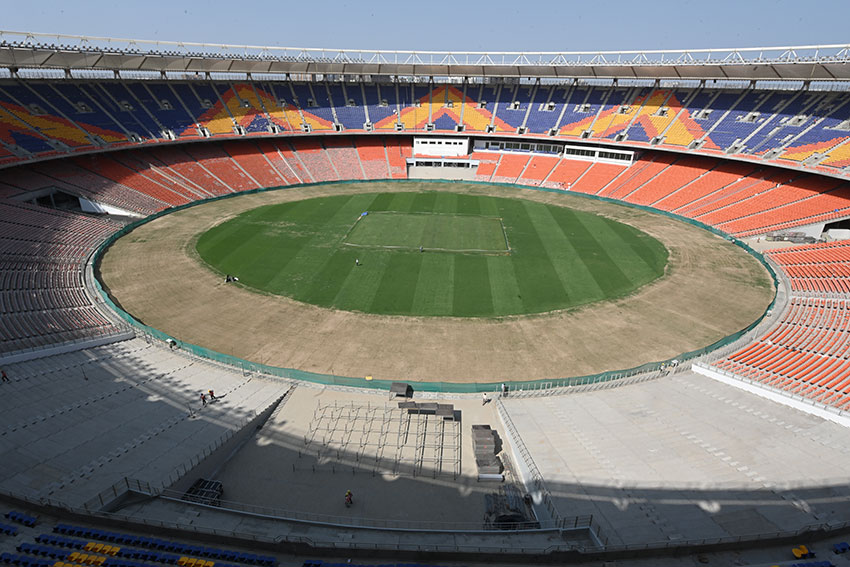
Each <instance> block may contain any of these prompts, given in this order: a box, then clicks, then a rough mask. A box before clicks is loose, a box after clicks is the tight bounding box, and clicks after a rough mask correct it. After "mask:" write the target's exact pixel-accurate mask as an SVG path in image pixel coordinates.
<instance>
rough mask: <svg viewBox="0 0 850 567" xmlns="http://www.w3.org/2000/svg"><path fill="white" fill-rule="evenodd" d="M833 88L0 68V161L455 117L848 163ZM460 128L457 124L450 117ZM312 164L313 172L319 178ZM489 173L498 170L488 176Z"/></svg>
mask: <svg viewBox="0 0 850 567" xmlns="http://www.w3.org/2000/svg"><path fill="white" fill-rule="evenodd" d="M848 120H850V96H848V95H847V94H846V93H843V92H825V91H802V90H801V91H785V90H783V91H770V90H724V89H713V88H710V87H709V86H706V87H703V88H696V89H687V88H681V87H679V88H675V89H666V88H650V87H631V88H628V87H616V86H592V87H591V86H587V85H582V84H576V85H572V86H560V85H544V84H540V85H519V84H518V85H508V84H503V85H499V84H495V85H484V84H465V85H445V84H438V83H434V84H406V83H386V84H381V83H377V84H375V83H369V84H367V83H362V82H345V83H341V82H307V83H304V82H274V83H272V82H234V83H229V82H216V81H208V80H200V79H196V80H191V81H180V80H172V81H156V80H148V81H129V80H120V81H109V82H107V81H97V80H88V81H85V80H67V81H65V80H53V81H45V80H41V81H25V80H7V81H4V82H3V84H0V165H2V164H3V163H11V162H15V161H26V160H29V159H32V158H34V157H42V156H52V155H57V154H59V155H61V154H64V153H66V152H73V151H80V152H90V151H95V150H99V149H101V148H103V147H113V148H114V147H121V146H128V145H135V144H145V143H157V144H158V143H161V142H168V141H169V137H171V136H172V135H173V137H176V138H177V139H187V140H188V139H200V140H203V139H205V138H206V137H207V136H211V137H213V138H220V137H232V138H236V137H240V136H243V135H247V136H252V137H262V136H269V135H273V134H275V133H277V132H292V133H302V132H334V131H338V130H340V129H341V130H349V131H358V132H363V133H366V129H367V127H369V126H370V125H371V129H372V130H374V131H375V132H376V133H379V132H381V131H384V132H386V131H396V130H397V128H398V127H400V128H402V129H403V130H405V131H407V132H425V131H433V132H451V133H456V132H458V131H463V132H468V133H476V132H481V133H484V132H487V133H493V134H499V133H510V134H516V133H517V132H518V131H520V129H523V130H522V132H523V133H524V134H525V135H526V136H538V137H541V136H548V135H549V134H557V135H558V136H559V137H561V138H562V139H563V138H566V139H569V138H579V137H588V136H589V137H590V138H591V139H600V140H606V141H616V142H617V143H620V144H626V145H637V146H646V145H649V144H656V145H660V146H661V147H664V146H670V147H675V148H679V149H685V148H686V149H688V150H689V151H691V152H697V153H700V152H702V153H715V154H716V153H718V152H721V151H729V152H731V153H732V154H733V155H740V156H746V157H750V158H752V159H757V160H761V159H766V160H776V161H778V162H781V163H785V164H793V165H795V166H797V167H803V168H806V167H808V168H820V169H823V170H825V171H833V172H834V171H840V170H843V169H845V168H848V167H850V144H848V142H850V133H848V132H850V130H848V126H847V125H848ZM459 129H460V130H459ZM326 177H327V176H323V177H322V178H323V179H324V178H326ZM500 177H510V175H508V176H500Z"/></svg>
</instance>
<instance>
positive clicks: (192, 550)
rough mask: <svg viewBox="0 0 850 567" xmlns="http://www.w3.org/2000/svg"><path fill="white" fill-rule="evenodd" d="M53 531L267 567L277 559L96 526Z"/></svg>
mask: <svg viewBox="0 0 850 567" xmlns="http://www.w3.org/2000/svg"><path fill="white" fill-rule="evenodd" d="M53 531H54V533H57V534H64V535H71V536H76V537H84V538H90V539H96V540H101V541H106V542H110V543H119V544H125V545H134V546H139V547H144V548H148V549H155V550H159V551H171V552H175V553H183V554H185V555H193V556H197V557H208V558H210V559H221V560H225V561H236V562H239V563H246V564H248V565H261V566H266V567H272V566H273V565H275V564H276V560H275V558H274V557H271V556H266V555H255V554H250V553H238V552H236V551H228V550H224V549H218V548H213V547H198V546H193V545H187V544H183V543H179V542H174V541H167V540H163V539H157V538H149V537H142V536H137V535H132V534H126V533H120V532H111V531H104V530H99V529H95V528H85V527H81V526H73V525H69V524H57V525H56V526H55V527H54V528H53ZM51 537H56V536H51ZM66 541H67V540H66Z"/></svg>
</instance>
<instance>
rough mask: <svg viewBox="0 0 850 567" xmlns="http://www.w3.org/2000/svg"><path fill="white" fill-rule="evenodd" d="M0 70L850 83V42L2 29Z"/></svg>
mask: <svg viewBox="0 0 850 567" xmlns="http://www.w3.org/2000/svg"><path fill="white" fill-rule="evenodd" d="M0 66H2V67H9V68H12V69H17V68H45V69H65V70H70V69H93V70H112V71H122V70H128V71H129V70H138V71H160V72H163V73H165V72H167V71H168V72H171V71H177V72H180V71H184V72H199V73H211V72H212V73H216V72H223V73H249V74H250V73H281V74H335V75H358V76H362V75H369V76H373V75H375V76H425V77H432V76H440V77H488V78H489V77H493V78H499V77H522V78H563V79H568V78H630V79H696V80H703V79H708V80H714V79H717V80H721V79H750V80H794V81H800V80H803V81H817V80H823V81H841V80H850V44H834V45H804V46H777V47H746V48H722V49H721V48H715V49H679V50H633V51H542V52H483V51H404V50H368V49H366V50H364V49H339V48H304V47H277V46H258V45H235V44H218V43H198V42H183V41H159V40H143V39H126V38H110V37H97V36H81V35H68V34H47V33H35V32H19V31H6V30H0Z"/></svg>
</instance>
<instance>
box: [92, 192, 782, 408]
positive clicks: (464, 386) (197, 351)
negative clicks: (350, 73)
mask: <svg viewBox="0 0 850 567" xmlns="http://www.w3.org/2000/svg"><path fill="white" fill-rule="evenodd" d="M374 181H380V180H367V181H362V180H360V181H357V180H352V181H330V182H323V183H304V184H299V185H290V186H288V187H270V188H264V189H253V190H250V191H243V192H241V193H233V194H228V195H222V196H219V197H213V198H210V199H204V200H203V201H196V202H193V203H188V204H186V205H181V206H178V207H173V208H170V209H167V210H164V211H160V212H158V213H155V214H153V215H150V216H149V217H146V218H144V219H142V220H139V221H136V222H134V223H132V224H129V225H127V226H125V227H124V228H122V229H121V230H119V231H118V232H116V233H115V234H113V235H112V236H110V237H109V238H108V239H106V241H105V242H103V244H101V245H100V247H98V249H97V251H96V252H95V256H94V262H95V266H96V267H98V268H99V266H100V261H101V258H102V257H103V254H104V252H105V251H106V250H107V249H108V248H109V247H110V246H111V245H112V244H113V243H114V242H115V241H116V240H118V239H119V238H121V237H122V236H124V235H126V234H128V233H129V232H131V231H132V230H134V229H135V228H136V227H139V226H141V225H143V224H146V223H148V222H151V221H152V220H155V219H158V218H159V217H161V216H163V215H166V214H170V213H173V212H176V211H180V210H183V209H187V208H189V207H195V206H198V205H202V204H206V203H209V202H212V201H218V200H220V199H230V198H232V197H237V196H241V195H247V194H252V193H262V192H266V191H275V190H286V189H288V188H296V187H309V186H312V185H330V184H351V183H371V182H374ZM388 181H389V180H388ZM423 181H424V180H419V179H417V180H413V179H397V180H392V182H393V183H404V182H415V183H422V182H423ZM434 181H435V182H439V183H463V184H480V185H488V186H504V187H512V188H521V189H532V190H536V191H543V192H547V193H560V194H563V195H576V196H580V197H582V198H586V199H594V200H597V201H604V202H607V203H612V204H616V205H620V206H625V207H631V208H633V209H639V210H642V211H645V212H649V213H653V214H658V215H663V216H666V217H669V218H671V219H675V220H677V221H680V222H685V223H688V224H690V225H693V226H696V227H699V228H701V229H703V230H707V231H709V232H711V233H713V234H716V235H718V236H721V237H723V238H724V239H726V240H728V241H729V242H731V243H733V244H734V245H736V246H738V247H740V248H742V249H744V250H745V251H747V252H748V253H749V254H750V255H752V256H753V257H755V258H756V259H757V260H758V261H759V262H761V264H762V265H763V266H764V267H765V268H766V269H767V271H768V273H769V274H770V277H771V279H772V280H773V285H774V288H776V287H778V280H777V276H776V272H774V270H773V268H772V267H771V265H770V264H769V263H768V262H767V261H766V260H765V258H764V256H762V255H761V254H760V253H759V252H757V251H755V250H753V249H752V248H750V247H749V246H748V245H747V244H746V243H744V242H742V241H740V240H738V239H737V238H734V237H732V236H730V235H728V234H726V233H725V232H723V231H720V230H718V229H716V228H714V227H712V226H709V225H706V224H703V223H701V222H699V221H696V220H693V219H689V218H686V217H682V216H679V215H676V214H673V213H670V212H668V211H661V210H657V209H653V208H652V207H647V206H644V205H636V204H633V203H626V202H623V201H618V200H616V199H610V198H608V197H600V196H598V195H588V194H585V193H574V192H572V191H565V190H563V189H551V188H547V187H526V186H524V185H515V184H511V183H489V182H483V181H466V180H434ZM95 286H96V287H97V291H98V292H99V293H100V295H101V296H102V297H103V299H104V301H105V302H106V304H107V305H109V307H110V308H111V309H112V310H113V311H115V313H117V314H118V316H120V317H121V318H122V319H123V320H124V321H126V322H127V323H129V324H130V325H132V326H133V327H135V328H136V329H138V330H140V331H141V332H143V333H145V334H147V335H149V336H151V337H153V338H154V339H158V340H161V341H167V340H172V341H174V342H176V344H177V346H178V347H179V348H181V349H182V350H184V351H187V352H189V353H191V354H193V355H195V356H198V357H201V358H205V359H207V360H212V361H215V362H219V363H222V364H227V365H229V366H232V367H235V368H238V369H240V370H241V371H242V372H252V373H262V374H266V375H270V376H278V377H281V378H288V379H293V380H306V381H309V382H315V383H319V384H326V385H334V386H352V387H357V388H377V389H385V390H389V388H390V385H391V384H392V381H391V380H366V379H364V378H361V377H357V378H354V377H350V376H336V375H332V374H317V373H315V372H306V371H304V370H297V369H294V368H281V367H277V366H269V365H266V364H260V363H257V362H251V361H248V360H244V359H241V358H239V357H236V356H231V355H228V354H223V353H220V352H216V351H213V350H210V349H208V348H205V347H202V346H198V345H193V344H190V343H186V342H183V341H181V340H179V339H178V338H176V337H171V336H169V335H167V334H166V333H163V332H162V331H160V330H158V329H154V328H153V327H149V326H148V325H145V324H144V323H142V322H140V321H138V320H136V319H135V318H134V317H133V316H132V315H130V314H129V313H127V312H126V311H124V310H123V309H121V308H120V307H118V306H117V305H116V304H115V302H114V301H113V300H112V298H111V297H110V296H109V294H108V293H107V292H106V291H105V290H104V289H103V286H102V285H101V282H100V280H99V279H95ZM775 303H776V294H775V293H774V296H773V299H772V300H771V302H770V305H768V306H767V309H765V311H764V313H762V315H761V316H760V317H759V318H758V319H757V320H756V321H754V322H753V323H751V324H750V325H748V326H747V327H745V328H743V329H741V330H740V331H738V332H736V333H733V334H731V335H729V336H726V337H724V338H722V339H720V340H719V341H717V342H715V343H712V344H710V345H708V346H706V347H703V348H700V349H697V350H692V351H690V352H685V353H682V354H680V355H678V356H675V357H673V358H670V359H667V360H659V361H655V362H648V363H646V364H642V365H640V366H635V367H633V368H628V369H625V370H612V371H608V372H602V373H599V374H591V375H588V376H575V377H570V378H562V379H554V380H552V379H543V380H525V381H510V382H506V384H507V385H508V387H509V388H510V389H511V390H512V391H521V390H539V389H548V388H560V387H565V386H582V385H587V384H599V383H602V382H608V381H611V380H618V379H621V378H626V377H629V376H634V375H637V374H643V373H646V372H654V371H657V370H660V369H662V368H664V367H668V366H670V365H671V364H673V363H674V361H678V362H679V363H682V362H686V361H688V360H690V359H693V358H697V357H699V356H702V355H704V354H707V353H709V352H711V351H713V350H716V349H719V348H722V347H724V346H726V345H729V344H731V343H733V342H735V341H737V340H738V339H740V338H741V337H742V336H743V335H745V334H746V333H748V332H749V331H751V330H752V329H754V328H755V327H756V326H757V325H758V324H759V323H761V321H762V319H764V317H765V316H766V315H767V313H768V312H769V311H770V310H771V309H773V306H774V304H775ZM402 379H403V378H402ZM408 383H410V384H411V385H412V386H413V387H414V388H415V389H417V390H419V391H423V392H449V393H474V392H493V391H497V390H498V389H499V387H500V385H501V384H502V382H501V381H499V382H478V383H471V384H470V383H459V382H409V381H408Z"/></svg>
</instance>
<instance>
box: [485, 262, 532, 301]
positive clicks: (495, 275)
mask: <svg viewBox="0 0 850 567" xmlns="http://www.w3.org/2000/svg"><path fill="white" fill-rule="evenodd" d="M486 258H487V275H488V276H489V278H490V292H491V294H492V296H493V312H494V313H500V314H503V315H518V314H520V313H526V312H527V311H528V309H527V308H526V307H525V304H524V303H523V301H522V297H521V295H522V294H521V293H520V289H519V283H518V282H517V277H516V273H515V272H514V263H513V262H512V261H511V259H510V258H508V257H505V256H487V257H486Z"/></svg>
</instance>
